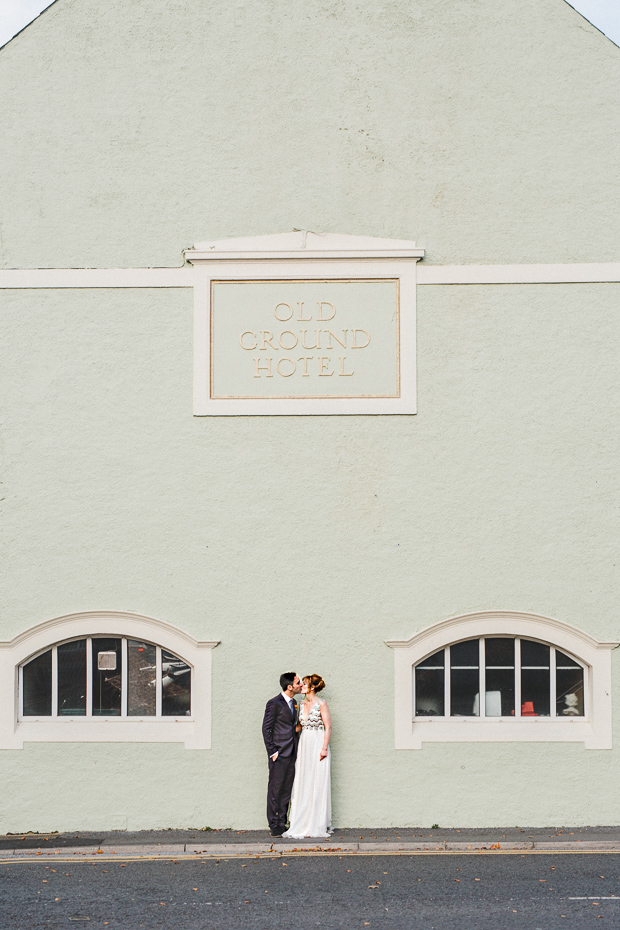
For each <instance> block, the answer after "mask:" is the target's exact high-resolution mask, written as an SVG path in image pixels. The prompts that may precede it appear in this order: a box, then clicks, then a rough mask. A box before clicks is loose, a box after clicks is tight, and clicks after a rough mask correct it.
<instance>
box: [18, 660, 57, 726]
mask: <svg viewBox="0 0 620 930" xmlns="http://www.w3.org/2000/svg"><path fill="white" fill-rule="evenodd" d="M22 681H23V691H24V716H25V717H51V716H52V650H51V649H48V651H47V652H44V653H43V655H40V656H37V658H36V659H33V660H32V662H29V663H28V665H24V671H23V679H22Z"/></svg>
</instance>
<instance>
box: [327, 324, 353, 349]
mask: <svg viewBox="0 0 620 930" xmlns="http://www.w3.org/2000/svg"><path fill="white" fill-rule="evenodd" d="M323 332H324V333H327V348H328V349H331V348H333V347H332V339H335V340H336V342H339V343H340V345H341V346H342V348H343V349H346V347H347V333H348V332H349V330H348V329H343V330H342V337H343V338H342V339H339V338H338V336H337V335H336V333H332V331H331V329H324V330H323ZM343 340H344V342H343Z"/></svg>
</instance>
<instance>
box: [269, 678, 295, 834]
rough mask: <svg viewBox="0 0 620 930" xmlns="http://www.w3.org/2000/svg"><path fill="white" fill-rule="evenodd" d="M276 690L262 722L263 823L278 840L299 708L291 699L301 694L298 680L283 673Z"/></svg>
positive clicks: (283, 827) (292, 771) (283, 826)
mask: <svg viewBox="0 0 620 930" xmlns="http://www.w3.org/2000/svg"><path fill="white" fill-rule="evenodd" d="M280 687H281V688H282V691H281V693H280V694H278V695H276V697H274V698H271V700H270V701H267V706H266V707H265V716H264V718H263V739H264V740H265V746H266V747H267V755H268V756H269V786H268V788H267V821H268V823H269V829H270V830H271V835H272V836H282V834H283V833H284V831H285V830H286V817H287V814H288V806H289V803H290V800H291V792H292V790H293V779H294V777H295V759H296V758H297V743H298V740H299V734H298V733H297V723H298V720H299V707H298V705H297V702H296V701H295V695H296V694H299V692H300V691H301V681H300V680H299V676H298V675H296V674H295V672H285V673H284V675H280Z"/></svg>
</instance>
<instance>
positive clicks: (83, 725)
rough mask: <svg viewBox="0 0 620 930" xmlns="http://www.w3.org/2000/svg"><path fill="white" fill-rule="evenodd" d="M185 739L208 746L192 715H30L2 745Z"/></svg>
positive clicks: (191, 744) (190, 744) (189, 746)
mask: <svg viewBox="0 0 620 930" xmlns="http://www.w3.org/2000/svg"><path fill="white" fill-rule="evenodd" d="M77 742H79V743H99V742H107V743H110V742H114V743H184V744H185V748H186V749H209V748H210V746H209V744H208V743H207V741H206V740H205V739H204V735H202V734H201V728H200V727H198V726H197V724H196V721H195V720H194V719H193V718H192V717H165V718H162V717H53V718H52V717H30V718H28V719H26V718H22V719H21V720H18V721H17V724H16V726H15V731H14V733H13V735H12V738H9V739H7V740H4V741H3V748H4V749H23V746H24V743H77Z"/></svg>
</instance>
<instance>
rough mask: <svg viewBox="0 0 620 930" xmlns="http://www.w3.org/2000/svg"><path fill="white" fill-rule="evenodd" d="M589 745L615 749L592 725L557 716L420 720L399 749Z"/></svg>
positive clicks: (413, 726)
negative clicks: (457, 745) (431, 745)
mask: <svg viewBox="0 0 620 930" xmlns="http://www.w3.org/2000/svg"><path fill="white" fill-rule="evenodd" d="M469 742H473V743H485V742H486V743H539V742H540V743H543V742H544V743H554V742H555V743H572V742H578V743H585V748H586V749H611V744H609V745H608V744H607V741H606V740H605V739H604V738H603V739H601V736H600V734H597V733H596V732H595V730H594V727H593V726H592V724H591V722H590V721H588V720H585V719H584V718H577V717H573V718H569V719H567V720H560V719H558V718H557V717H518V718H517V719H515V718H514V717H484V718H480V717H449V718H446V717H416V718H414V720H413V721H412V726H411V731H410V735H409V739H407V740H406V741H404V743H403V744H402V745H398V746H397V747H396V748H397V749H421V748H422V743H469Z"/></svg>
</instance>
